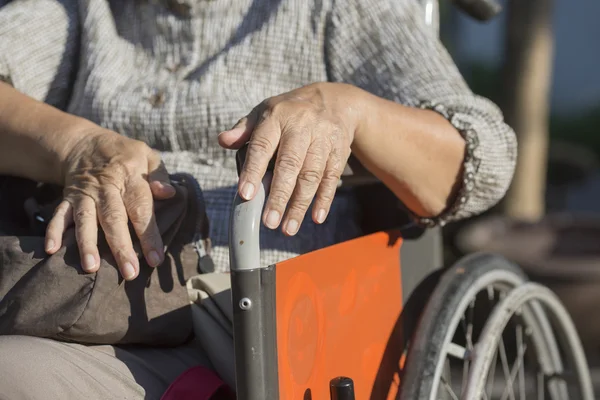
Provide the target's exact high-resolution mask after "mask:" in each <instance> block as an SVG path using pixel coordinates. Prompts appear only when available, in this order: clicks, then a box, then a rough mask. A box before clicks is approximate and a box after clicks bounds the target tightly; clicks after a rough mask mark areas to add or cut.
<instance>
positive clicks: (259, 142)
mask: <svg viewBox="0 0 600 400" xmlns="http://www.w3.org/2000/svg"><path fill="white" fill-rule="evenodd" d="M274 148H275V146H274V144H273V143H272V142H271V140H270V139H269V138H268V137H266V136H264V135H255V136H252V140H250V143H249V144H248V150H249V151H250V152H253V153H256V154H258V155H268V154H270V153H271V152H272V150H273V149H274Z"/></svg>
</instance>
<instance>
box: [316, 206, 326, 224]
mask: <svg viewBox="0 0 600 400" xmlns="http://www.w3.org/2000/svg"><path fill="white" fill-rule="evenodd" d="M325 217H327V211H325V210H324V209H323V208H321V209H320V210H319V211H318V212H317V222H318V223H319V224H322V223H323V222H325Z"/></svg>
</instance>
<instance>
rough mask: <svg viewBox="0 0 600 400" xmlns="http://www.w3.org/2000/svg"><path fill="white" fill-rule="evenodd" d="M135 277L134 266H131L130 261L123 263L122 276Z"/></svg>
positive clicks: (126, 277) (128, 278)
mask: <svg viewBox="0 0 600 400" xmlns="http://www.w3.org/2000/svg"><path fill="white" fill-rule="evenodd" d="M134 277H135V268H133V264H131V263H130V262H126V263H125V265H123V278H125V279H127V280H130V279H133V278H134Z"/></svg>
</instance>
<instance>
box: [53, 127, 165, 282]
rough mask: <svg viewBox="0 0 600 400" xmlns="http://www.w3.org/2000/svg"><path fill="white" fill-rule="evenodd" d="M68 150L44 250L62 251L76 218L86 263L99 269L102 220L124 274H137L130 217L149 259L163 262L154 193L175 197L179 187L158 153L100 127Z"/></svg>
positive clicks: (86, 266) (153, 262)
mask: <svg viewBox="0 0 600 400" xmlns="http://www.w3.org/2000/svg"><path fill="white" fill-rule="evenodd" d="M67 154H68V155H67V157H66V159H65V160H64V162H63V171H62V172H63V179H64V187H65V189H64V200H63V202H62V203H61V204H60V205H59V206H58V207H57V209H56V211H55V214H54V216H53V218H52V220H51V221H50V223H49V225H48V230H47V233H46V251H47V252H48V253H49V254H54V253H55V252H56V251H58V249H60V247H61V244H62V237H63V234H64V232H65V230H66V229H67V228H69V227H70V226H71V225H72V224H73V223H74V224H75V232H76V238H77V244H78V247H79V252H80V255H81V263H82V267H83V269H84V270H85V271H86V272H96V271H97V270H98V268H99V266H100V256H99V253H98V247H97V242H98V223H99V224H100V226H101V227H102V229H103V231H104V234H105V237H106V240H107V242H108V245H109V246H110V249H111V251H112V253H113V255H114V257H115V260H116V262H117V264H118V266H119V270H120V272H121V275H122V276H123V277H124V278H125V279H127V280H131V279H134V278H135V277H136V276H137V275H138V273H139V261H138V258H137V256H136V253H135V251H134V249H133V245H132V239H131V236H130V233H129V228H128V221H129V220H130V221H131V223H132V225H133V228H134V230H135V233H136V235H137V236H138V237H139V239H140V244H141V249H142V251H143V253H144V256H145V258H146V260H147V262H148V264H149V265H150V266H153V267H155V266H158V265H159V264H161V263H162V261H163V260H164V249H163V243H162V239H161V236H160V232H159V230H158V227H157V225H156V221H155V218H154V210H153V204H154V203H153V199H154V198H156V199H166V198H169V197H172V196H173V195H174V194H175V189H174V188H173V187H172V186H171V185H170V183H169V177H168V175H167V172H166V170H165V169H164V167H163V166H162V163H161V160H160V156H159V155H158V154H157V153H156V152H154V151H153V150H152V149H150V148H149V147H148V146H147V145H146V144H144V143H143V142H140V141H137V140H133V139H129V138H126V137H124V136H121V135H119V134H117V133H115V132H112V131H108V130H104V129H101V128H97V129H95V130H92V132H87V133H86V136H85V138H84V139H82V140H78V141H77V142H76V143H75V144H74V145H73V148H72V149H69V151H68V152H67Z"/></svg>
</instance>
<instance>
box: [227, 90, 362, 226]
mask: <svg viewBox="0 0 600 400" xmlns="http://www.w3.org/2000/svg"><path fill="white" fill-rule="evenodd" d="M355 90H356V88H354V87H352V86H348V85H343V84H335V83H318V84H313V85H310V86H306V87H303V88H300V89H296V90H293V91H291V92H288V93H285V94H282V95H280V96H276V97H272V98H270V99H267V100H265V101H263V102H262V103H261V104H259V105H258V106H257V107H256V108H254V110H252V112H251V113H250V114H249V115H248V116H246V117H244V118H243V119H242V120H240V121H239V122H238V123H237V124H236V126H235V127H234V128H233V129H231V130H229V131H226V132H222V133H221V134H220V135H219V142H220V144H221V145H222V146H223V147H226V148H230V149H233V148H240V147H241V146H242V145H244V144H245V143H247V142H249V143H248V153H247V156H246V161H245V164H244V167H243V170H242V172H241V175H240V182H239V193H240V195H241V196H242V198H244V199H246V200H250V199H252V198H253V197H254V195H255V194H256V191H257V188H258V187H259V185H260V183H261V180H262V177H263V176H264V174H265V172H266V170H267V167H268V164H269V162H270V160H271V159H272V157H273V156H274V155H275V153H277V158H276V163H275V170H274V175H273V180H272V183H271V188H270V194H269V198H268V200H267V203H266V207H265V212H264V216H263V221H264V224H265V225H266V226H267V227H269V228H271V229H275V228H277V227H278V226H279V225H280V223H281V221H282V217H283V224H282V227H283V232H284V233H286V234H288V235H294V234H296V232H297V231H298V229H299V228H300V224H301V222H302V220H303V218H304V215H305V214H306V211H307V209H308V207H309V206H310V204H311V202H312V201H313V198H314V199H315V203H314V206H313V214H312V218H313V220H314V221H315V222H316V223H323V221H325V218H326V217H327V214H328V212H329V208H330V206H331V202H332V201H333V197H334V195H335V191H336V188H337V184H338V181H339V179H340V176H341V174H342V172H343V170H344V167H345V165H346V162H347V160H348V157H349V156H350V145H351V144H352V141H353V139H354V132H355V130H356V123H357V121H356V118H355V117H354V114H353V107H354V104H350V102H349V99H352V98H353V91H355Z"/></svg>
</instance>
